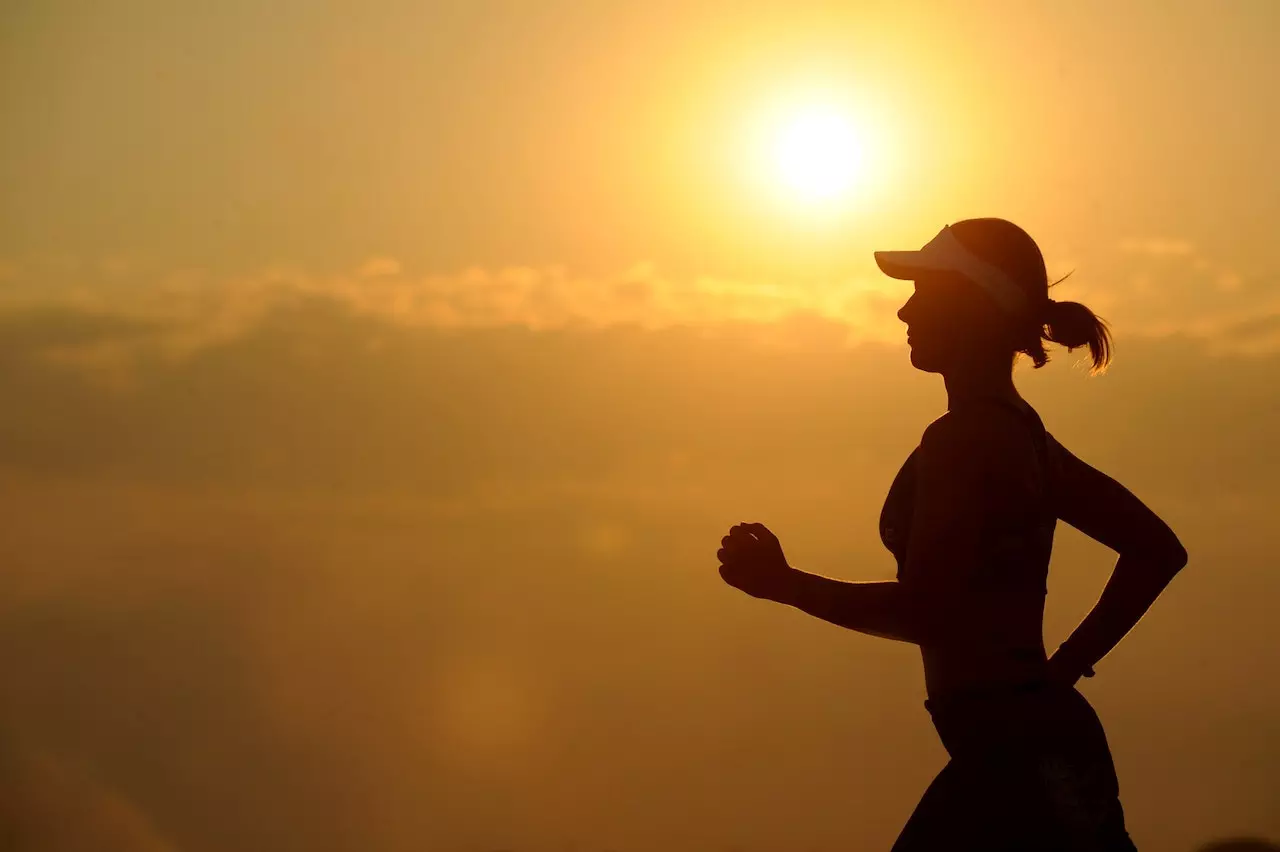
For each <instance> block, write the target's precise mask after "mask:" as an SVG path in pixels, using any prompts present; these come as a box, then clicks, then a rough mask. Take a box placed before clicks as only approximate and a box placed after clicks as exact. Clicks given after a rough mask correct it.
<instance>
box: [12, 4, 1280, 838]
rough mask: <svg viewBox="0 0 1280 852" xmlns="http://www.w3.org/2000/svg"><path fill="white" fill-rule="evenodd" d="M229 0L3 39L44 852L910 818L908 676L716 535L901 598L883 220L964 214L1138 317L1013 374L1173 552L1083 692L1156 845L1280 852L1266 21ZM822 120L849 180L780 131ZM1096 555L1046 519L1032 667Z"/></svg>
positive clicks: (873, 834) (18, 610) (1270, 67)
mask: <svg viewBox="0 0 1280 852" xmlns="http://www.w3.org/2000/svg"><path fill="white" fill-rule="evenodd" d="M206 5H207V6H208V8H205V7H204V6H201V7H198V8H197V7H196V6H194V5H193V6H191V7H190V8H181V7H178V6H174V5H172V4H161V3H153V4H146V3H132V4H124V3H115V2H101V3H95V4H89V5H77V4H71V3H62V2H47V3H41V4H19V5H18V6H16V7H15V8H13V9H6V10H5V11H4V12H3V13H0V109H2V110H3V114H4V115H5V116H6V132H5V133H4V134H0V185H2V186H3V187H4V191H3V192H2V193H0V390H2V391H3V392H4V398H6V399H8V400H10V401H11V404H10V405H8V406H5V407H4V410H3V411H0V509H2V510H3V513H2V514H0V517H3V518H4V519H5V520H3V521H0V541H2V542H4V543H5V549H6V552H5V556H4V564H5V569H4V570H3V571H0V655H2V656H3V663H4V668H5V671H6V672H7V673H8V674H7V686H6V690H5V694H4V695H3V696H0V790H3V791H4V792H5V795H0V801H3V802H4V804H0V827H7V828H9V829H10V830H11V831H12V832H14V836H17V837H19V838H20V839H21V842H24V843H27V844H28V846H27V847H24V848H30V849H48V848H55V846H56V844H58V843H63V844H66V845H67V848H94V849H97V850H107V852H111V850H122V852H123V851H124V850H128V852H138V850H146V852H150V851H151V850H181V852H189V851H190V852H195V851H196V850H224V849H238V850H247V851H248V852H252V850H282V851H284V852H287V850H293V849H297V850H304V849H305V850H319V849H331V850H348V849H350V850H375V852H380V850H402V849H403V850H409V849H415V850H416V849H421V848H430V849H438V850H441V852H444V851H445V850H454V849H456V850H472V852H483V850H488V849H498V848H507V849H513V850H564V849H576V850H580V852H586V850H588V849H613V850H615V852H632V850H634V852H641V851H642V850H646V849H659V848H661V849H669V850H675V852H686V851H687V852H695V850H708V849H718V850H725V849H740V850H743V852H769V850H782V849H795V848H804V849H809V850H814V852H818V850H824V849H836V848H841V849H848V848H855V849H863V848H865V849H875V848H887V846H888V844H889V842H890V841H891V839H892V838H893V837H894V835H895V834H896V832H897V830H898V828H900V826H901V824H902V822H903V821H904V820H905V818H906V816H907V814H908V813H909V812H910V810H911V808H912V807H913V806H914V804H915V802H916V800H917V798H918V796H919V794H920V792H922V790H923V789H924V786H925V784H926V783H927V782H928V780H929V778H931V777H932V774H933V773H934V772H936V771H937V769H938V768H939V767H940V766H941V764H942V760H943V757H944V756H943V753H942V750H941V747H940V746H939V745H938V744H937V742H936V738H935V736H934V734H933V731H932V729H931V728H930V726H929V723H928V718H927V715H926V714H925V712H924V710H923V708H922V707H921V706H920V701H921V700H922V698H923V695H922V684H921V678H920V674H919V671H918V659H917V657H916V655H915V654H914V653H913V652H912V649H910V648H906V647H904V646H897V645H894V644H892V643H885V642H879V641H876V640H872V639H869V638H867V637H861V636H855V635H853V634H847V633H841V632H840V631H839V630H838V629H836V628H833V627H830V626H828V625H823V624H819V623H815V622H812V621H810V620H807V619H806V618H805V617H804V616H801V615H800V614H798V613H795V612H791V611H787V610H783V609H781V608H778V607H767V606H764V605H759V604H757V603H755V602H752V601H748V600H746V599H744V598H742V596H741V595H738V594H736V593H734V592H733V591H732V590H729V589H727V588H725V587H723V586H722V585H721V584H720V581H719V579H718V577H716V575H715V559H714V552H715V549H716V546H717V542H718V539H719V537H720V536H721V535H722V534H723V533H724V531H725V530H726V529H727V527H728V526H729V525H730V524H732V523H735V522H737V521H741V520H759V521H763V522H765V523H766V524H769V525H770V527H771V528H773V529H774V530H775V531H776V532H777V533H778V534H779V536H780V537H781V539H782V542H783V545H784V548H786V551H787V553H788V555H789V556H790V557H791V558H792V560H793V561H794V562H795V564H797V565H799V566H800V567H804V568H808V569H810V570H814V571H817V572H820V573H826V574H833V575H837V576H842V577H847V578H850V579H877V578H884V577H888V576H891V575H892V562H891V559H890V557H889V556H888V554H887V553H886V552H884V551H883V549H882V548H881V547H880V545H879V543H878V541H877V540H876V537H875V521H876V517H877V513H878V511H879V506H880V501H881V500H882V499H883V495H884V492H885V490H886V489H887V487H888V484H889V482H890V480H891V478H892V476H893V473H894V471H896V469H897V467H898V465H899V464H900V463H901V460H902V459H903V457H905V455H906V454H907V453H908V452H909V451H910V449H911V448H912V447H913V446H914V445H915V443H916V441H917V440H918V436H919V434H920V432H921V431H922V430H923V428H924V426H925V425H926V424H927V423H928V422H929V421H930V420H931V419H932V418H933V417H935V416H937V415H938V414H939V413H940V412H941V410H942V407H943V405H944V403H945V400H944V398H943V395H942V389H941V385H940V383H939V382H938V381H937V379H936V377H931V376H925V375H922V374H919V373H914V372H913V371H912V370H911V369H910V367H909V365H908V363H907V356H906V348H905V346H904V345H903V340H902V327H901V324H900V323H898V321H897V320H896V318H895V317H894V313H895V311H896V310H897V308H898V307H899V306H900V304H901V301H902V300H903V299H904V298H905V297H906V295H907V293H906V291H905V290H904V289H903V285H901V284H900V283H898V282H892V281H889V280H887V279H884V278H883V277H881V276H878V275H877V274H876V272H875V268H874V265H873V263H872V260H871V251H872V250H874V249H877V248H910V247H914V246H916V245H918V244H921V243H923V242H924V241H926V240H927V239H928V238H930V237H931V236H932V235H933V234H934V233H935V232H936V231H937V229H938V228H939V227H940V226H941V225H942V224H944V223H946V222H948V221H955V220H957V219H961V218H966V217H969V216H985V215H994V216H1002V217H1006V218H1009V219H1012V220H1014V221H1016V222H1018V223H1020V224H1022V225H1023V226H1025V227H1026V228H1027V229H1028V230H1029V231H1030V232H1031V233H1032V234H1033V235H1034V236H1035V237H1036V238H1037V239H1038V240H1039V241H1040V244H1041V246H1042V247H1043V249H1044V251H1045V255H1046V259H1047V261H1048V265H1049V268H1050V271H1051V274H1053V275H1055V277H1056V276H1061V275H1064V274H1066V273H1067V272H1072V275H1071V277H1070V278H1069V279H1068V280H1067V281H1066V282H1065V283H1063V284H1062V285H1061V289H1060V291H1059V292H1060V293H1061V295H1060V296H1058V298H1061V299H1074V300H1079V301H1082V302H1084V303H1086V304H1088V305H1090V306H1091V307H1094V308H1095V309H1096V310H1098V312H1099V313H1101V314H1102V315H1103V316H1105V317H1106V318H1107V319H1109V320H1110V321H1111V322H1112V324H1113V329H1114V332H1115V337H1116V344H1117V345H1116V351H1117V360H1116V362H1115V365H1114V367H1113V368H1112V370H1111V371H1110V372H1109V373H1108V374H1106V375H1105V376H1102V377H1098V378H1093V379H1090V378H1088V377H1087V376H1086V375H1085V371H1084V370H1083V369H1082V367H1081V366H1080V365H1079V364H1078V363H1077V361H1078V354H1079V353H1076V354H1072V355H1068V354H1067V353H1065V352H1057V353H1055V360H1054V361H1053V362H1052V363H1051V364H1050V365H1049V366H1048V367H1047V368H1046V369H1044V370H1041V371H1035V372H1033V371H1032V370H1030V369H1029V368H1028V367H1027V365H1025V364H1024V365H1021V366H1020V367H1019V369H1018V373H1017V377H1018V380H1019V386H1020V388H1021V389H1022V390H1023V392H1024V394H1025V395H1026V396H1027V398H1028V399H1030V400H1031V401H1032V402H1033V404H1035V405H1036V406H1037V407H1038V408H1039V410H1040V411H1041V413H1042V414H1043V415H1044V418H1045V420H1046V422H1047V423H1048V426H1049V428H1050V431H1052V432H1053V433H1054V434H1055V435H1056V436H1057V437H1058V438H1059V439H1060V440H1062V441H1063V443H1065V444H1066V445H1067V446H1069V447H1071V448H1072V449H1073V451H1075V452H1076V453H1077V454H1079V455H1080V456H1082V457H1083V458H1085V459H1087V460H1089V461H1091V462H1093V463H1094V464H1096V465H1098V466H1099V467H1101V468H1102V469H1103V470H1105V471H1107V472H1108V473H1110V474H1112V475H1113V476H1115V477H1117V478H1118V479H1120V480H1121V481H1123V482H1125V483H1126V484H1127V485H1129V486H1130V487H1131V488H1132V489H1133V490H1135V491H1136V492H1137V493H1138V494H1139V496H1141V497H1143V498H1144V499H1146V500H1147V501H1148V502H1149V503H1150V504H1151V505H1152V507H1153V508H1155V509H1156V511H1158V512H1160V513H1161V514H1162V515H1163V516H1165V517H1166V518H1167V519H1168V520H1169V521H1170V523H1171V524H1172V525H1173V526H1174V528H1175V530H1176V531H1177V532H1178V533H1179V535H1180V536H1181V537H1182V539H1183V541H1184V543H1185V544H1186V545H1187V547H1188V550H1189V551H1190V553H1191V563H1190V565H1189V566H1188V568H1187V569H1186V571H1185V572H1184V573H1183V574H1182V575H1181V576H1179V577H1178V578H1177V580H1176V581H1175V582H1174V584H1173V586H1172V587H1171V588H1170V590H1169V591H1168V593H1167V595H1166V597H1165V598H1164V599H1162V600H1161V601H1160V602H1159V603H1158V604H1157V605H1156V607H1155V608H1154V609H1153V611H1152V613H1151V615H1150V617H1149V618H1148V619H1147V620H1144V622H1143V623H1142V624H1141V625H1140V626H1139V627H1138V629H1137V630H1136V631H1135V632H1134V633H1133V635H1131V636H1130V637H1129V638H1128V639H1127V640H1126V642H1125V643H1124V644H1123V645H1121V647H1120V648H1119V649H1118V650H1117V651H1116V652H1115V653H1114V654H1113V655H1112V656H1111V657H1109V658H1108V659H1107V660H1105V661H1104V663H1103V664H1102V665H1100V666H1099V671H1098V677H1097V678H1095V679H1094V680H1093V681H1090V682H1088V683H1087V684H1086V685H1085V686H1084V691H1085V693H1086V694H1087V696H1088V697H1089V699H1090V700H1091V701H1092V702H1094V704H1095V705H1096V706H1097V708H1098V710H1099V713H1100V715H1101V716H1102V718H1103V721H1104V723H1105V724H1106V726H1107V730H1108V733H1109V736H1110V738H1111V742H1112V746H1113V751H1114V753H1115V756H1116V763H1117V768H1118V770H1119V774H1120V780H1121V786H1122V794H1123V799H1124V802H1125V805H1126V809H1127V812H1128V814H1129V821H1130V829H1131V833H1132V834H1133V835H1134V836H1135V838H1136V839H1137V841H1138V843H1139V845H1140V846H1141V847H1142V848H1144V849H1151V850H1169V852H1181V850H1187V852H1190V850H1191V849H1193V848H1194V847H1195V845H1196V844H1197V843H1200V842H1203V841H1205V840H1207V839H1209V838H1212V837H1216V836H1225V835H1234V834H1249V833H1252V834H1258V835H1266V836H1271V837H1280V821H1277V815H1276V814H1277V810H1276V808H1275V806H1274V803H1275V801H1276V799H1277V791H1280V723H1278V722H1277V720H1278V719H1280V692H1278V691H1277V690H1276V689H1275V688H1274V686H1273V685H1272V684H1271V683H1270V681H1269V680H1268V679H1267V677H1265V676H1264V675H1265V673H1267V672H1271V671H1275V670H1276V669H1277V665H1280V654H1277V651H1276V647H1277V643H1276V642H1275V637H1274V630H1273V628H1272V626H1271V624H1270V622H1271V618H1270V609H1269V606H1270V602H1271V601H1274V600H1276V599H1277V594H1278V593H1280V575H1277V573H1276V571H1275V566H1274V561H1275V560H1274V558H1273V557H1272V554H1274V553H1275V552H1276V548H1277V546H1278V545H1280V541H1278V540H1277V537H1276V533H1275V524H1274V522H1273V520H1272V519H1273V518H1274V516H1275V514H1276V512H1277V510H1280V454H1277V453H1276V452H1275V451H1274V450H1273V449H1272V448H1271V441H1272V439H1273V436H1274V435H1275V434H1276V433H1277V431H1278V430H1280V406H1278V405H1277V396H1276V391H1275V388H1276V387H1277V377H1278V376H1280V248H1277V245H1278V244H1277V242H1276V241H1275V239H1274V237H1273V236H1272V227H1273V225H1274V223H1275V222H1277V221H1280V193H1278V192H1277V191H1276V188H1277V187H1278V186H1280V166H1278V165H1277V160H1276V158H1275V153H1274V138H1275V135H1276V132H1277V130H1280V106H1277V101H1276V99H1275V98H1274V97H1273V90H1274V89H1275V88H1276V86H1277V84H1280V65H1278V64H1277V61H1276V60H1275V59H1274V57H1273V55H1272V54H1273V51H1272V49H1271V41H1272V34H1273V33H1275V32H1276V31H1277V30H1278V29H1280V7H1277V6H1275V5H1274V4H1272V3H1269V2H1262V0H1259V2H1244V0H1241V2H1233V3H1228V4H1218V5H1211V4H1207V3H1190V2H1186V3H1181V2H1180V3H1155V2H1133V3H1126V4H1116V3H1100V2H1097V3H1095V2H1081V3H1075V4H1050V3H1030V2H1028V3H996V2H985V3H978V2H973V3H963V4H961V3H941V2H939V3H848V2H846V3H810V4H803V3H799V4H798V3H794V2H790V3H772V2H752V0H746V1H745V2H735V3H732V4H730V3H681V4H653V3H632V2H613V3H608V4H605V3H585V2H568V0H564V2H562V1H561V0H545V1H544V2H540V3H538V4H527V3H515V2H495V0H474V2H466V3H463V2H454V3H437V4H425V5H424V4H413V3H391V2H384V3H366V4H360V5H357V4H345V5H341V6H339V5H329V6H322V5H319V4H310V3H293V2H281V3H277V4H272V5H271V8H270V10H266V9H264V8H260V5H261V4H252V3H239V2H228V3H220V4H206ZM814 99H818V100H825V101H827V102H832V103H837V104H840V105H843V108H847V110H848V111H849V115H850V116H852V117H853V120H854V121H855V123H857V124H858V129H859V132H860V133H862V134H863V135H864V137H865V139H866V140H867V141H868V150H867V156H866V161H865V168H866V172H865V173H864V174H863V175H862V177H861V178H860V181H859V182H858V183H857V184H856V185H855V187H854V190H853V191H852V193H851V194H850V195H849V196H848V197H846V198H844V199H842V200H841V202H840V203H839V204H835V205H833V206H832V207H830V208H829V209H818V208H812V207H811V208H807V209H806V208H805V207H804V206H803V205H801V204H798V203H796V199H794V198H787V197H786V196H785V195H784V194H779V190H778V187H777V185H776V181H775V180H773V178H772V177H771V175H770V174H769V173H767V172H766V170H765V169H764V166H762V165H761V164H760V160H759V159H758V158H756V159H753V157H755V156H756V153H758V152H755V149H754V148H752V146H753V145H755V144H756V143H757V142H758V141H759V140H758V134H760V133H765V134H766V135H768V134H769V133H771V132H773V129H774V128H772V127H771V126H770V121H772V120H773V119H771V118H770V116H773V115H776V114H786V113H787V111H788V110H789V109H790V108H791V107H792V106H793V105H797V104H803V103H807V102H809V101H812V100H814ZM908 286H909V285H908ZM1111 564H1112V563H1111V557H1110V555H1109V554H1108V553H1107V552H1106V551H1104V550H1103V549H1102V548H1100V547H1099V546H1097V545H1094V544H1092V543H1090V542H1089V541H1087V540H1085V539H1083V538H1082V537H1081V536H1079V535H1078V534H1076V533H1075V532H1074V531H1071V530H1070V529H1066V528H1063V529H1061V531H1060V533H1059V538H1058V549H1057V550H1056V552H1055V557H1054V563H1053V568H1052V574H1051V579H1050V604H1049V612H1048V615H1047V620H1046V634H1047V638H1048V639H1049V641H1050V643H1051V644H1052V643H1055V642H1057V641H1059V640H1060V639H1061V638H1062V637H1063V636H1064V635H1065V633H1066V631H1068V630H1069V629H1070V627H1071V626H1073V625H1074V623H1075V622H1076V621H1077V620H1078V619H1079V617H1080V616H1081V615H1082V614H1083V612H1084V611H1085V610H1086V609H1087V607H1088V606H1089V605H1090V604H1091V603H1092V601H1093V600H1094V599H1095V597H1096V595H1097V593H1098V592H1099V591H1100V589H1101V586H1102V584H1103V582H1105V578H1106V576H1107V571H1108V570H1109V569H1110V566H1111ZM76 844H80V845H79V846H77V845H76Z"/></svg>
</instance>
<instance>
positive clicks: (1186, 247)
mask: <svg viewBox="0 0 1280 852" xmlns="http://www.w3.org/2000/svg"><path fill="white" fill-rule="evenodd" d="M1119 248H1120V250H1121V251H1123V252H1129V253H1131V254H1144V255H1150V256H1151V257H1193V256H1194V255H1195V253H1196V249H1195V246H1194V245H1192V244H1191V243H1189V242H1187V241H1186V240H1168V239H1159V238H1146V239H1127V240H1121V241H1120V244H1119Z"/></svg>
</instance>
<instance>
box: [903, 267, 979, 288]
mask: <svg viewBox="0 0 1280 852" xmlns="http://www.w3.org/2000/svg"><path fill="white" fill-rule="evenodd" d="M912 280H913V281H914V282H915V285H916V290H917V291H918V292H930V291H934V290H942V289H946V290H955V289H957V288H962V287H963V286H964V285H966V284H968V283H969V280H968V279H967V278H965V277H964V276H963V275H961V274H959V273H958V272H951V271H935V270H931V269H921V270H918V271H917V272H916V273H915V277H914V278H913V279H912Z"/></svg>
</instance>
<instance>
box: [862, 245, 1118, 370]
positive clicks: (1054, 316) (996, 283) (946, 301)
mask: <svg viewBox="0 0 1280 852" xmlns="http://www.w3.org/2000/svg"><path fill="white" fill-rule="evenodd" d="M876 260H877V262H878V263H879V264H880V267H881V269H883V270H884V271H885V273H887V274H888V275H891V276H893V277H895V278H904V279H911V280H913V281H915V284H916V289H915V293H914V294H913V295H912V296H911V298H910V299H908V300H907V303H906V304H905V305H903V306H902V309H901V310H900V311H898V318H899V319H901V320H902V321H903V322H905V323H906V324H907V335H908V337H907V339H908V342H909V343H910V345H911V363H912V364H913V365H915V366H916V367H917V368H919V369H921V370H925V371H928V372H946V371H947V370H948V369H952V368H955V367H958V366H960V365H962V364H964V363H966V362H972V361H975V360H987V359H996V358H1000V359H1012V357H1013V356H1014V355H1016V354H1017V353H1019V352H1021V353H1023V354H1025V355H1027V356H1029V357H1030V358H1031V360H1032V362H1033V363H1034V365H1035V366H1036V367H1042V366H1044V364H1045V363H1046V362H1047V361H1048V355H1047V353H1046V352H1045V349H1044V341H1045V340H1048V341H1050V342H1053V343H1059V344H1061V345H1063V346H1066V347H1067V349H1068V351H1070V350H1073V349H1075V348H1076V347H1079V346H1088V347H1089V354H1090V355H1091V356H1092V361H1093V370H1094V372H1100V371H1101V370H1103V369H1104V368H1105V367H1106V365H1107V363H1108V362H1109V361H1110V358H1111V337H1110V334H1109V332H1108V330H1107V326H1106V323H1104V322H1103V321H1102V320H1101V319H1099V318H1098V317H1097V316H1096V315H1094V313H1093V312H1092V311H1091V310H1089V309H1088V308H1086V307H1085V306H1084V305H1081V304H1079V303H1077V302H1057V301H1054V300H1052V299H1050V298H1049V287H1050V284H1049V280H1048V275H1047V273H1046V271H1045V264H1044V257H1043V256H1042V255H1041V253H1040V249H1039V247H1038V246H1037V245H1036V243H1035V241H1034V240H1033V239H1031V237H1030V236H1029V235H1028V234H1027V233H1026V231H1024V230H1022V229H1021V228H1019V227H1018V226H1017V225H1015V224H1013V223H1012V222H1007V221H1005V220H1004V219H965V220H963V221H960V222H956V223H955V224H953V225H950V226H948V227H946V228H944V229H943V231H942V232H941V233H939V234H938V236H937V237H935V238H934V239H933V240H932V241H931V242H930V243H929V244H928V245H927V246H925V248H924V249H922V250H921V251H919V252H877V253H876Z"/></svg>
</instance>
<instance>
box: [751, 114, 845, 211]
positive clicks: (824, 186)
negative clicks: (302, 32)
mask: <svg viewBox="0 0 1280 852" xmlns="http://www.w3.org/2000/svg"><path fill="white" fill-rule="evenodd" d="M865 147H866V146H865V144H864V139H863V137H862V134H861V133H859V130H858V127H857V125H856V124H855V122H854V121H853V119H852V118H851V117H850V116H849V115H848V114H846V113H844V112H841V111H840V110H838V109H835V108H831V107H810V108H807V109H802V110H797V111H795V112H794V113H792V114H790V115H788V116H786V117H784V118H783V119H782V120H781V121H780V123H779V125H778V128H777V130H776V132H775V134H774V137H773V140H772V145H771V149H772V160H773V167H774V170H775V175H776V178H777V180H778V182H779V183H780V185H781V188H782V189H783V190H784V191H785V192H786V193H787V194H788V195H789V196H791V197H793V198H795V199H796V200H798V201H802V202H806V203H814V204H818V203H828V202H833V201H838V200H840V199H843V198H846V197H848V196H849V195H850V194H851V193H852V192H853V191H854V190H855V189H856V188H857V187H858V184H859V183H860V182H862V181H863V180H864V179H865V177H866V165H865V162H866V150H865Z"/></svg>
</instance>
